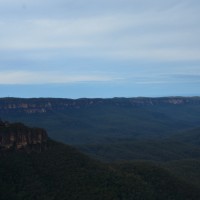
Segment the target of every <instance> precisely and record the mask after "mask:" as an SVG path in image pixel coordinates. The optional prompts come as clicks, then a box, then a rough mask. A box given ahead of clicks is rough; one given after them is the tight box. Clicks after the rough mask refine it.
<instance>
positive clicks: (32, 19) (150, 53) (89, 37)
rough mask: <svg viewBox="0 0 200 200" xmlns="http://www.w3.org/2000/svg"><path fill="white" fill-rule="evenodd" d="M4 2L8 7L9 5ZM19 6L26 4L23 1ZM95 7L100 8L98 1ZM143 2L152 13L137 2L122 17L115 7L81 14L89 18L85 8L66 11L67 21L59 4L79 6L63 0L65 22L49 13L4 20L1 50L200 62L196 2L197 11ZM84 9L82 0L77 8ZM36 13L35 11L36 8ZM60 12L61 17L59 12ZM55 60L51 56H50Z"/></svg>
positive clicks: (173, 4) (184, 6)
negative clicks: (81, 6) (108, 11)
mask: <svg viewBox="0 0 200 200" xmlns="http://www.w3.org/2000/svg"><path fill="white" fill-rule="evenodd" d="M10 1H11V0H10ZM2 2H3V3H4V4H5V1H2ZM17 2H18V3H19V4H23V1H17ZM38 2H39V1H36V2H35V3H34V2H33V1H31V2H30V3H27V5H29V6H30V7H31V6H33V7H34V6H36V5H39V4H38ZM45 2H46V3H45ZM95 2H96V4H97V5H98V2H97V1H95ZM144 2H146V3H147V5H149V6H150V9H149V8H148V6H142V3H139V2H138V1H136V0H135V1H133V2H132V3H131V2H130V1H128V0H126V1H125V5H124V6H125V7H126V10H127V12H125V11H126V10H122V11H121V12H119V10H120V7H118V8H117V6H116V5H115V4H114V7H115V8H116V10H113V11H112V12H111V13H107V12H103V11H102V12H100V13H98V14H94V12H93V11H91V10H87V11H88V13H89V15H82V14H83V13H85V11H83V10H84V9H83V10H81V12H80V14H77V13H76V12H77V11H76V10H73V12H72V11H70V10H69V8H67V7H66V9H67V10H66V13H67V11H69V12H72V14H71V15H70V16H69V15H65V13H64V11H63V10H62V9H61V5H65V6H66V5H69V7H70V6H72V5H73V6H75V5H74V3H72V1H66V2H64V1H61V0H60V1H59V2H58V5H59V8H60V9H61V13H62V14H63V15H62V17H58V18H57V17H51V16H48V15H45V14H44V15H42V16H40V17H38V16H37V12H36V13H35V14H34V13H32V14H31V16H29V15H28V17H27V18H26V17H24V18H22V19H20V18H18V17H16V18H14V17H13V18H12V19H7V18H2V20H0V29H1V37H0V50H3V51H5V50H7V51H13V50H28V51H38V52H39V51H41V50H44V51H45V52H52V51H55V52H57V53H58V54H60V55H62V54H68V55H70V56H74V57H77V58H79V57H90V58H92V57H96V58H97V59H101V58H106V59H117V60H118V59H124V60H136V59H137V60H143V59H148V60H163V61H166V60H181V61H183V60H200V56H199V55H200V48H199V46H200V40H199V34H200V26H199V20H200V15H199V12H197V10H196V7H198V4H197V6H196V7H195V6H194V5H196V4H194V2H195V1H193V4H194V5H193V6H189V3H188V1H170V2H169V3H164V2H162V3H159V2H158V1H157V0H156V1H155V0H154V1H152V2H151V4H152V5H151V4H150V3H148V2H147V1H144ZM89 3H91V1H89V0H88V1H87V3H86V4H87V5H88V6H89V7H90V4H89ZM113 3H114V1H109V2H108V3H107V4H106V3H105V1H102V2H101V3H100V5H104V6H105V5H107V6H108V7H109V8H110V6H111V5H113ZM82 4H83V3H81V2H80V1H78V3H77V4H76V6H77V7H78V5H82ZM91 4H92V5H93V3H91ZM116 4H117V5H118V6H119V5H120V6H122V4H123V2H122V1H119V2H118V3H116ZM128 4H130V7H131V8H132V7H133V5H135V6H136V7H140V9H139V10H140V12H138V11H137V9H133V12H130V11H129V10H128ZM0 5H1V2H0ZM53 5H54V3H53V1H50V3H49V4H47V1H44V2H42V3H41V7H45V6H47V7H48V8H50V11H51V9H53V8H54V7H53ZM7 6H8V4H7ZM12 6H13V7H14V8H16V7H17V4H16V3H14V5H12ZM12 6H11V7H12ZM84 8H85V7H84ZM100 8H101V6H100ZM30 9H31V8H30ZM34 9H36V8H35V7H34V8H32V10H34ZM85 9H86V8H85ZM101 9H102V10H103V8H101ZM36 10H37V9H36ZM96 10H97V8H96ZM105 10H106V8H105ZM50 11H49V12H50ZM45 12H46V10H45ZM49 12H48V13H49ZM52 12H53V11H52ZM53 13H54V12H53ZM56 13H57V14H59V13H58V12H57V11H56ZM76 14H77V15H76ZM22 15H23V14H22ZM53 16H54V15H53ZM34 54H35V52H33V55H34ZM45 54H47V53H45ZM41 56H42V54H41ZM51 56H52V55H51V54H50V56H49V57H51Z"/></svg>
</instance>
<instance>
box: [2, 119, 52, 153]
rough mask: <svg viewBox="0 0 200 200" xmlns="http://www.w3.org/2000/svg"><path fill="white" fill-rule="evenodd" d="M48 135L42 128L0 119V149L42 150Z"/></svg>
mask: <svg viewBox="0 0 200 200" xmlns="http://www.w3.org/2000/svg"><path fill="white" fill-rule="evenodd" d="M47 140H48V136H47V133H46V131H45V130H44V129H41V128H29V127H27V126H25V125H24V124H22V123H13V124H10V123H9V122H3V121H1V120H0V151H1V152H2V151H12V150H24V151H27V152H30V151H37V152H40V151H43V150H45V149H46V148H47Z"/></svg>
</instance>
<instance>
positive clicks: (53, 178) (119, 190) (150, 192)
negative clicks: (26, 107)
mask: <svg viewBox="0 0 200 200" xmlns="http://www.w3.org/2000/svg"><path fill="white" fill-rule="evenodd" d="M48 146H49V148H48V150H47V151H45V152H41V153H34V152H32V153H29V154H27V153H23V152H10V153H6V154H4V155H1V156H0V160H1V162H0V187H1V193H0V199H1V200H8V199H9V200H23V199H26V200H33V199H34V200H35V199H36V200H46V199H48V200H49V199H50V200H59V199H63V200H65V199H66V200H68V199H70V200H74V199H77V200H78V199H81V200H83V199H87V200H89V199H91V200H95V199H98V200H101V199H106V200H111V199H114V200H118V199H119V200H120V199H123V200H129V199H130V200H143V199H145V200H165V199H166V200H168V199H170V200H172V199H175V200H179V199H180V200H186V199H190V200H193V199H194V200H196V199H200V192H199V188H198V187H197V186H196V185H192V184H189V183H187V182H185V181H184V180H181V179H179V178H177V177H176V176H174V175H173V174H172V173H170V172H169V171H168V170H167V169H164V168H161V167H157V166H155V165H153V164H152V165H149V164H148V163H140V162H139V163H136V164H134V165H133V164H125V163H124V164H120V165H111V164H103V163H100V162H98V161H95V160H92V159H90V158H89V157H87V156H84V155H83V154H81V153H79V152H78V151H77V150H75V149H74V148H72V147H69V146H66V145H63V144H60V143H56V142H53V141H49V142H48Z"/></svg>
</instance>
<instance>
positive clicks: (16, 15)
mask: <svg viewBox="0 0 200 200" xmlns="http://www.w3.org/2000/svg"><path fill="white" fill-rule="evenodd" d="M199 11H200V1H199V0H168V1H166V0H151V1H150V0H101V1H99V0H0V97H26V98H29V97H61V98H82V97H88V98H94V97H102V98H111V97H138V96H148V97H158V96H200V12H199Z"/></svg>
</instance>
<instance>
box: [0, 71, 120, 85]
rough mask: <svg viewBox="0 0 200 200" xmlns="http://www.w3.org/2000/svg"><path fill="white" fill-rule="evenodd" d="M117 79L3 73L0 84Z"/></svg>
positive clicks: (27, 72) (109, 78)
mask: <svg viewBox="0 0 200 200" xmlns="http://www.w3.org/2000/svg"><path fill="white" fill-rule="evenodd" d="M113 80H117V78H116V77H112V76H109V75H97V74H89V75H87V74H63V73H62V72H56V71H54V72H31V71H2V72H1V73H0V84H11V85H12V84H22V85H23V84H57V83H77V82H105V81H113Z"/></svg>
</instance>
